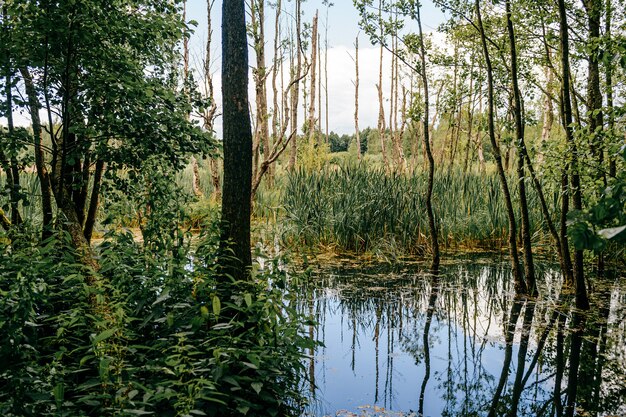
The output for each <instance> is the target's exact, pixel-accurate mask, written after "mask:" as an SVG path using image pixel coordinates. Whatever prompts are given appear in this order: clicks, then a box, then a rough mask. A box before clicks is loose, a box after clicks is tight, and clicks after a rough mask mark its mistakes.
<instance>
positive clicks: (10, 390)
mask: <svg viewBox="0 0 626 417" xmlns="http://www.w3.org/2000/svg"><path fill="white" fill-rule="evenodd" d="M214 232H215V230H213V231H212V232H211V233H207V234H206V235H205V236H203V237H202V238H201V244H200V247H199V249H198V250H197V251H196V252H191V251H190V250H189V240H188V239H187V238H186V239H185V240H184V242H185V244H184V246H183V247H181V248H179V249H180V250H179V251H176V252H172V251H168V250H155V248H154V246H144V245H141V244H139V243H137V242H135V241H134V239H133V236H132V234H130V233H120V234H114V235H110V236H107V240H106V242H105V243H103V244H101V245H100V246H99V248H98V256H99V259H100V264H101V273H102V275H103V276H104V277H106V278H107V279H108V284H107V285H105V286H102V287H98V288H94V287H92V286H90V285H89V283H88V277H89V274H90V271H88V270H87V269H86V268H85V267H84V266H83V265H81V264H78V263H77V261H76V259H77V258H76V257H75V256H74V250H73V249H72V247H71V241H69V240H68V239H67V238H66V237H64V235H60V236H58V237H54V238H51V239H49V240H48V241H46V242H44V243H43V244H42V245H41V244H38V243H31V242H27V241H25V240H21V243H20V249H15V248H13V249H11V247H10V246H9V245H7V244H6V243H0V294H1V295H2V297H1V298H0V340H2V343H0V354H1V356H2V358H3V361H2V364H1V365H0V385H2V387H3V389H2V390H1V391H0V413H1V414H2V415H4V416H28V415H33V416H34V415H36V416H60V415H67V416H87V415H124V416H132V415H159V416H181V415H210V416H227V415H233V413H234V414H246V415H251V416H270V415H273V416H278V415H281V416H283V415H298V414H299V410H300V409H301V407H302V406H303V404H304V398H303V395H302V394H301V393H300V392H299V391H298V388H299V386H300V384H301V381H302V379H303V377H304V370H303V368H302V362H301V359H302V355H303V351H304V348H307V347H310V346H311V344H312V341H311V340H310V339H308V338H306V337H305V336H304V335H303V331H302V329H301V328H300V324H299V323H302V322H303V320H304V319H303V317H302V316H300V315H299V313H297V312H296V311H295V310H294V308H293V307H292V306H290V305H289V303H290V300H289V297H287V298H285V295H284V294H283V292H282V290H281V289H282V288H284V287H285V286H286V285H287V284H288V282H287V279H286V275H285V273H284V272H281V271H280V270H279V269H278V268H277V262H278V260H271V259H270V260H268V261H267V262H268V265H269V267H268V268H266V269H265V270H264V271H262V272H259V273H257V274H255V279H254V280H253V281H250V282H245V283H234V284H233V292H234V296H233V298H232V300H219V299H218V298H217V296H216V292H215V278H216V265H215V262H214V260H213V259H214V255H215V249H216V247H217V241H216V235H215V233H214ZM92 298H99V299H105V300H106V302H107V311H106V313H105V314H104V318H102V319H101V318H98V317H97V316H96V315H95V314H94V311H93V307H92V301H91V299H92Z"/></svg>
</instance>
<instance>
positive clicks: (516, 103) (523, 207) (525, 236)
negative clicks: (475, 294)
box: [505, 0, 537, 295]
mask: <svg viewBox="0 0 626 417" xmlns="http://www.w3.org/2000/svg"><path fill="white" fill-rule="evenodd" d="M505 8H506V27H507V32H508V35H509V51H510V53H511V57H510V58H511V83H512V86H513V117H514V119H515V141H516V145H517V181H518V184H517V186H518V190H519V203H520V211H521V213H522V215H521V218H522V222H521V223H522V246H523V248H524V275H525V279H526V288H527V291H528V292H529V294H532V295H535V294H536V293H537V287H536V284H535V266H534V262H533V249H532V244H531V241H530V238H531V236H530V235H531V230H530V216H529V214H528V199H527V197H526V170H525V169H524V155H525V152H526V144H525V142H524V119H523V116H522V95H521V92H520V88H519V81H518V62H517V44H516V38H515V30H514V28H513V20H512V19H511V15H512V13H511V1H510V0H506V2H505Z"/></svg>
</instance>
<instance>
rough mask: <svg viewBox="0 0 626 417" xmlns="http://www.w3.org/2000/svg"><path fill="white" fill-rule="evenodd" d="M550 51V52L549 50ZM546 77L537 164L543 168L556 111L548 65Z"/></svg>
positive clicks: (551, 77) (550, 71) (550, 72)
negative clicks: (544, 152)
mask: <svg viewBox="0 0 626 417" xmlns="http://www.w3.org/2000/svg"><path fill="white" fill-rule="evenodd" d="M548 51H549V50H548ZM544 74H545V75H546V92H547V93H546V94H544V98H543V126H542V127H541V141H540V142H539V151H538V152H537V164H538V165H539V166H541V165H542V164H543V160H544V154H543V147H544V145H545V144H546V142H547V141H548V140H549V139H550V133H551V132H552V125H553V124H554V109H553V106H552V98H551V97H550V94H549V93H550V91H551V90H552V84H553V83H554V73H553V72H552V69H551V68H550V67H549V66H548V65H546V67H545V69H544Z"/></svg>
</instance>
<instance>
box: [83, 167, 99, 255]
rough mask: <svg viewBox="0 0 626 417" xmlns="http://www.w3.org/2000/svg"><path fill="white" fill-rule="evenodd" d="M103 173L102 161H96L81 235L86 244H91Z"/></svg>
mask: <svg viewBox="0 0 626 417" xmlns="http://www.w3.org/2000/svg"><path fill="white" fill-rule="evenodd" d="M103 173H104V161H103V160H102V159H98V161H96V169H95V172H94V175H93V187H92V189H91V198H90V199H89V210H88V212H87V218H86V219H85V227H84V231H83V234H84V235H85V239H87V242H88V243H91V237H92V235H93V228H94V226H95V224H96V215H97V213H98V206H99V205H100V188H101V185H102V174H103Z"/></svg>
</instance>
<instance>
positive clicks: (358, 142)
mask: <svg viewBox="0 0 626 417" xmlns="http://www.w3.org/2000/svg"><path fill="white" fill-rule="evenodd" d="M354 67H355V76H356V78H355V80H354V137H355V139H356V155H357V158H358V160H359V161H360V160H361V137H360V132H359V35H357V36H356V39H355V41H354Z"/></svg>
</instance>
